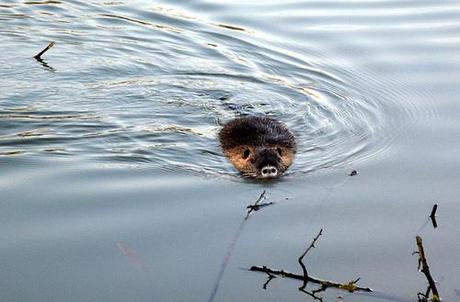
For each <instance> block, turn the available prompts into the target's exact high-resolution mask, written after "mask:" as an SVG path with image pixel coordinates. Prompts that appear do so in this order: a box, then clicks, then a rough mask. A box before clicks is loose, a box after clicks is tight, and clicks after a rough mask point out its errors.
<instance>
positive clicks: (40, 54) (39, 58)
mask: <svg viewBox="0 0 460 302" xmlns="http://www.w3.org/2000/svg"><path fill="white" fill-rule="evenodd" d="M54 44H56V43H55V42H54V41H53V42H51V43H50V44H48V46H46V47H45V48H44V49H43V50H42V51H40V52H39V53H38V54H36V55H35V56H34V59H35V60H37V61H40V60H41V59H42V55H43V54H44V53H45V52H47V51H48V50H49V49H50V48H51V47H53V46H54Z"/></svg>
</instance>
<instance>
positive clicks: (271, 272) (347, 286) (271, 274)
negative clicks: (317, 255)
mask: <svg viewBox="0 0 460 302" xmlns="http://www.w3.org/2000/svg"><path fill="white" fill-rule="evenodd" d="M322 233H323V230H322V229H321V230H320V231H319V233H318V234H317V235H316V237H315V238H314V239H313V241H312V242H311V244H310V245H309V246H308V247H307V249H306V250H305V251H304V252H303V253H302V255H301V256H300V257H299V259H298V260H297V261H298V262H299V264H300V267H301V268H302V274H295V273H291V272H287V271H284V270H275V269H271V268H268V267H266V266H252V267H251V268H250V269H249V270H250V271H253V272H262V273H265V274H267V275H268V280H267V281H266V282H265V284H264V285H263V288H264V289H266V288H267V285H268V283H270V281H271V280H272V279H274V278H275V277H276V276H280V277H284V278H290V279H295V280H300V281H303V284H302V286H301V287H299V290H300V291H302V292H304V293H306V294H308V295H309V296H311V297H313V298H314V299H316V300H319V301H323V299H322V297H319V296H317V295H316V294H317V293H319V292H322V291H325V290H326V289H327V288H329V287H333V288H338V289H342V290H346V291H349V292H354V291H364V292H372V289H370V288H368V287H361V286H358V285H357V284H356V283H357V282H358V281H359V278H357V279H356V280H352V281H350V282H348V283H340V282H334V281H329V280H323V279H319V278H316V277H313V276H311V275H310V274H308V271H307V268H306V266H305V264H304V263H303V259H304V257H305V256H306V255H307V253H308V252H309V251H310V250H311V249H313V248H315V243H316V241H317V240H318V239H319V237H320V236H321V235H322ZM308 282H311V283H315V284H318V285H320V287H319V288H318V289H316V290H313V291H311V292H308V291H306V290H305V288H306V286H307V283H308Z"/></svg>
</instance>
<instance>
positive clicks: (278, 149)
mask: <svg viewBox="0 0 460 302" xmlns="http://www.w3.org/2000/svg"><path fill="white" fill-rule="evenodd" d="M276 152H278V154H279V155H280V156H281V155H283V150H281V148H280V147H278V148H276Z"/></svg>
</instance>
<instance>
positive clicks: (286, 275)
mask: <svg viewBox="0 0 460 302" xmlns="http://www.w3.org/2000/svg"><path fill="white" fill-rule="evenodd" d="M249 270H250V271H253V272H262V273H266V274H271V275H275V276H280V277H284V278H290V279H296V280H300V281H305V279H307V282H312V283H315V284H319V285H321V286H326V287H335V288H339V289H343V290H347V291H349V292H354V291H364V292H372V289H371V288H369V287H361V286H357V285H356V282H357V280H353V281H351V282H349V283H339V282H334V281H329V280H323V279H319V278H316V277H313V276H307V277H305V276H303V275H299V274H294V273H290V272H287V271H284V270H273V269H271V268H268V267H266V266H251V268H250V269H249Z"/></svg>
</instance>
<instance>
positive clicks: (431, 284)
mask: <svg viewBox="0 0 460 302" xmlns="http://www.w3.org/2000/svg"><path fill="white" fill-rule="evenodd" d="M415 240H416V242H417V249H418V250H417V251H416V252H414V254H418V256H419V259H418V269H419V270H420V271H421V272H422V273H423V274H424V275H425V277H426V280H427V281H428V288H427V290H426V292H425V293H424V294H423V293H418V295H417V296H418V300H419V301H420V302H425V301H430V300H431V301H433V302H439V301H441V296H440V295H439V291H438V288H437V287H436V282H435V281H434V279H433V277H432V276H431V272H430V267H429V266H428V261H427V259H426V255H425V250H424V248H423V241H422V237H420V236H417V237H415ZM430 292H432V293H433V295H432V297H431V299H430V298H429V297H430Z"/></svg>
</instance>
